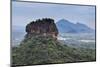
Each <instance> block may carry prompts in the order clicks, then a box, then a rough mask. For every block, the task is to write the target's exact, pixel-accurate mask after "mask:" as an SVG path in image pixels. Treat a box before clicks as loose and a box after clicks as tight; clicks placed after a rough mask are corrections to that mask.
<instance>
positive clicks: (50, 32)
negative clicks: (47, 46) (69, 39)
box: [26, 18, 58, 38]
mask: <svg viewBox="0 0 100 67" xmlns="http://www.w3.org/2000/svg"><path fill="white" fill-rule="evenodd" d="M26 32H27V34H39V35H43V36H52V37H54V38H56V37H57V35H58V29H57V27H56V25H55V23H54V20H53V19H50V18H44V19H38V20H36V21H32V22H30V23H29V24H28V25H27V26H26Z"/></svg>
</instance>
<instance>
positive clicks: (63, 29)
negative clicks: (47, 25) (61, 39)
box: [56, 19, 94, 33]
mask: <svg viewBox="0 0 100 67" xmlns="http://www.w3.org/2000/svg"><path fill="white" fill-rule="evenodd" d="M56 26H57V28H58V30H59V32H60V33H92V32H94V30H93V29H91V28H89V27H88V26H87V25H85V24H82V23H76V24H74V23H72V22H70V21H68V20H65V19H61V20H59V21H58V22H57V23H56Z"/></svg>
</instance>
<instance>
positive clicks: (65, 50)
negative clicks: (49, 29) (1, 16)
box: [12, 35, 95, 65]
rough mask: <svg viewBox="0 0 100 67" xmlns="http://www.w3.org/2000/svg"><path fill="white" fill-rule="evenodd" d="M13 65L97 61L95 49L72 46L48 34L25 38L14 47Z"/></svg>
mask: <svg viewBox="0 0 100 67" xmlns="http://www.w3.org/2000/svg"><path fill="white" fill-rule="evenodd" d="M12 57H13V58H12V59H13V65H29V64H50V63H66V62H79V61H95V50H93V49H82V48H80V49H79V48H72V47H69V46H66V45H64V44H61V43H60V42H58V41H57V40H55V39H53V38H52V37H48V36H38V35H37V36H36V35H35V36H32V37H31V38H25V39H24V40H23V41H22V42H21V44H20V45H19V46H18V47H14V48H13V52H12Z"/></svg>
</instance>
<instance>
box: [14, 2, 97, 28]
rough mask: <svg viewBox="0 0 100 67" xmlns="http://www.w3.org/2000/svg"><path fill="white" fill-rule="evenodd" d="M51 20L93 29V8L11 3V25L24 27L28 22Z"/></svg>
mask: <svg viewBox="0 0 100 67" xmlns="http://www.w3.org/2000/svg"><path fill="white" fill-rule="evenodd" d="M45 17H48V18H53V19H54V20H55V22H57V21H59V20H60V19H66V20H69V21H71V22H72V23H77V22H80V23H83V24H86V25H88V26H89V27H91V28H93V29H94V28H95V7H94V6H79V5H61V4H46V3H29V2H13V3H12V25H13V26H25V25H27V24H28V23H29V22H30V21H32V20H36V19H39V18H40V19H41V18H45Z"/></svg>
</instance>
